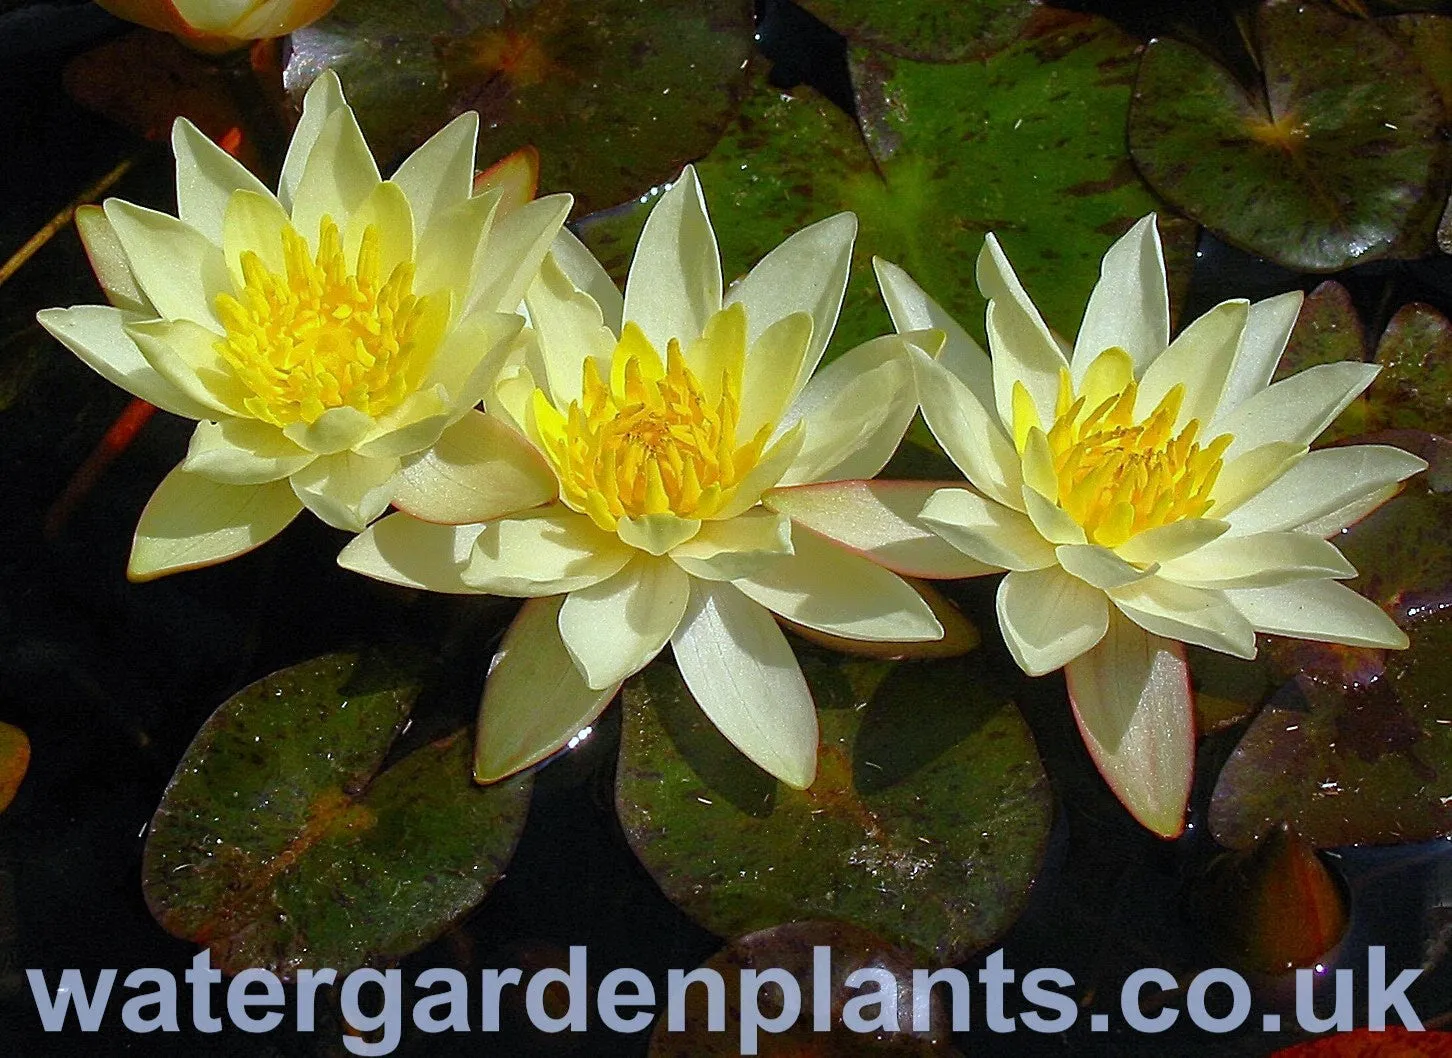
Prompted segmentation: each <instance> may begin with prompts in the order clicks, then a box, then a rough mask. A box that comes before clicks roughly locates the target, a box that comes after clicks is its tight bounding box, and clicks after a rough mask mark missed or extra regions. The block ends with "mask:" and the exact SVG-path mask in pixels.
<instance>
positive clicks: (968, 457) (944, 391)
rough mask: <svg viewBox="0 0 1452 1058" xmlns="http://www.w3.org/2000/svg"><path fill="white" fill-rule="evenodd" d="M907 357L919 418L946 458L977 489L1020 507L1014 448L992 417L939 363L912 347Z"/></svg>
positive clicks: (1019, 476)
mask: <svg viewBox="0 0 1452 1058" xmlns="http://www.w3.org/2000/svg"><path fill="white" fill-rule="evenodd" d="M910 355H911V357H912V365H913V374H914V377H915V379H916V383H917V391H918V400H919V401H921V402H922V409H923V418H924V420H926V422H927V424H928V429H929V430H931V431H932V433H933V436H934V437H935V438H936V439H937V441H938V444H939V445H941V446H942V448H943V451H944V452H946V453H947V454H948V458H949V459H951V460H952V461H953V462H954V464H955V465H956V466H957V467H958V469H959V470H961V471H962V472H963V474H964V475H965V476H966V477H967V478H968V480H969V482H971V483H972V485H973V487H974V488H976V489H977V490H978V491H979V492H982V493H983V494H984V495H986V496H989V497H991V498H992V499H994V500H996V501H997V502H998V503H1001V504H1003V505H1004V506H1007V507H1013V508H1015V509H1018V510H1022V509H1023V499H1022V491H1023V473H1022V469H1021V467H1020V465H1019V455H1018V451H1017V450H1016V449H1015V448H1014V446H1013V441H1011V440H1010V439H1009V437H1008V435H1007V434H1006V433H1004V430H1003V427H1002V425H1001V424H1000V423H999V421H998V420H997V418H996V416H994V415H993V414H992V412H991V411H990V408H989V407H988V406H985V405H984V404H982V403H980V402H979V400H978V398H977V397H976V396H974V394H973V391H972V390H970V389H969V388H968V387H967V386H966V385H964V384H963V383H962V382H960V381H959V380H958V379H957V378H955V377H954V376H953V375H952V374H951V373H950V372H949V371H948V370H947V369H946V368H945V367H943V366H942V365H941V364H939V363H937V362H935V361H934V360H933V359H932V358H931V357H928V356H926V355H924V354H923V353H921V352H919V351H917V350H912V351H911V352H910Z"/></svg>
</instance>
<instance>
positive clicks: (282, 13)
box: [96, 0, 337, 52]
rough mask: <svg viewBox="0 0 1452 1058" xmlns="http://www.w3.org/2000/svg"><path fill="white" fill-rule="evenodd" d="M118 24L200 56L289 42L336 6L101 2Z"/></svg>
mask: <svg viewBox="0 0 1452 1058" xmlns="http://www.w3.org/2000/svg"><path fill="white" fill-rule="evenodd" d="M96 2H97V3H98V4H100V5H101V6H102V7H104V8H105V9H106V10H107V11H109V12H111V14H113V15H115V16H116V17H117V18H124V19H125V20H126V21H128V22H135V23H136V24H137V25H141V26H145V27H147V28H148V29H156V30H160V31H161V32H163V33H170V34H171V35H172V36H174V37H176V38H178V39H179V40H181V41H182V42H183V43H184V44H187V45H189V46H190V47H193V48H196V49H197V50H198V51H206V52H220V51H228V50H230V49H232V48H236V47H240V46H241V45H243V44H246V43H247V42H248V41H251V40H266V39H269V38H271V37H285V36H286V35H287V34H289V33H291V32H292V31H293V30H295V29H301V28H302V27H303V26H306V25H308V24H309V23H311V22H316V21H317V20H318V19H320V18H322V17H323V16H324V15H326V14H327V13H328V12H329V11H330V10H331V9H332V7H333V5H334V4H335V3H337V0H96Z"/></svg>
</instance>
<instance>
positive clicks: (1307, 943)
mask: <svg viewBox="0 0 1452 1058" xmlns="http://www.w3.org/2000/svg"><path fill="white" fill-rule="evenodd" d="M1187 904H1188V909H1189V913H1190V917H1191V918H1192V919H1194V920H1195V922H1196V924H1197V925H1198V927H1199V928H1200V929H1201V930H1203V931H1204V932H1205V933H1206V934H1207V935H1208V936H1209V938H1210V940H1211V943H1212V944H1214V946H1215V947H1216V948H1217V949H1218V950H1219V951H1220V952H1221V954H1222V955H1223V956H1224V957H1225V958H1226V959H1228V960H1230V961H1232V962H1234V963H1235V964H1236V965H1238V966H1239V967H1241V968H1242V969H1248V970H1253V971H1256V972H1257V973H1264V974H1281V973H1285V972H1286V971H1287V970H1290V969H1292V968H1293V967H1299V966H1310V965H1311V964H1313V963H1314V962H1315V961H1316V960H1317V959H1319V958H1320V957H1321V956H1323V955H1325V954H1326V953H1327V952H1328V951H1330V950H1331V949H1332V948H1334V947H1335V946H1336V945H1337V944H1338V943H1340V941H1341V937H1342V936H1343V935H1344V934H1345V932H1346V925H1347V921H1348V909H1347V895H1346V889H1345V887H1344V886H1343V885H1342V884H1341V882H1340V881H1339V880H1338V879H1337V878H1336V877H1335V876H1333V875H1332V873H1331V871H1330V869H1329V868H1328V867H1327V866H1326V864H1325V863H1324V862H1323V861H1322V860H1321V858H1320V857H1319V856H1318V855H1317V854H1316V850H1315V849H1314V848H1312V847H1311V846H1310V845H1309V844H1308V843H1307V842H1306V841H1305V840H1304V839H1302V838H1301V837H1300V836H1298V835H1297V834H1295V833H1292V832H1290V831H1288V830H1286V829H1284V828H1278V829H1276V830H1272V831H1271V832H1270V834H1269V835H1267V836H1266V838H1265V840H1264V841H1262V842H1260V843H1259V844H1258V845H1256V846H1255V847H1254V848H1253V849H1250V850H1249V851H1247V852H1227V853H1223V854H1221V855H1220V856H1218V857H1216V859H1215V860H1214V861H1212V862H1211V864H1210V865H1209V867H1208V869H1207V870H1206V872H1205V873H1204V875H1202V876H1200V877H1198V878H1196V879H1195V880H1194V881H1193V882H1192V883H1191V885H1190V887H1189V893H1188V899H1187Z"/></svg>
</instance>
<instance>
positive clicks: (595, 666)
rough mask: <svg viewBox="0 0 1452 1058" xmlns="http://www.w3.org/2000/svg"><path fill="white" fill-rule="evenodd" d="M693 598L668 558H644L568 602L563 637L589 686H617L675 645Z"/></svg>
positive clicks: (688, 585) (572, 594)
mask: <svg viewBox="0 0 1452 1058" xmlns="http://www.w3.org/2000/svg"><path fill="white" fill-rule="evenodd" d="M690 594H691V578H690V577H688V576H686V574H685V571H684V570H682V569H681V568H680V567H679V566H677V565H676V564H675V563H674V562H672V561H671V560H670V559H668V558H647V557H646V556H644V555H642V556H640V557H638V558H636V559H634V560H633V561H631V562H630V563H629V564H627V565H626V566H625V568H624V569H622V570H621V571H620V572H619V573H616V574H615V575H614V576H613V577H608V578H606V579H605V580H602V581H601V582H600V583H598V584H592V585H590V587H588V588H579V589H577V590H575V591H572V592H570V594H569V595H567V596H566V597H565V604H564V606H563V607H561V608H560V638H561V639H563V640H564V641H565V649H566V650H567V651H569V654H570V657H571V658H572V659H574V662H575V665H576V667H577V668H579V670H580V671H581V672H582V673H584V675H585V682H586V683H587V684H589V685H590V686H591V687H593V688H595V689H597V690H604V689H607V688H609V687H617V686H619V685H620V682H621V681H622V680H624V679H625V677H627V676H630V675H633V674H634V673H637V672H639V671H640V670H641V669H643V668H644V667H645V666H646V664H647V663H648V662H649V661H650V660H651V658H653V657H655V656H656V655H657V654H659V653H660V651H661V648H662V647H664V646H665V645H666V643H668V642H669V641H670V638H671V636H672V635H674V634H675V631H676V627H677V626H678V625H679V624H680V623H681V618H682V617H683V616H684V615H685V612H686V600H687V599H688V598H689V597H690Z"/></svg>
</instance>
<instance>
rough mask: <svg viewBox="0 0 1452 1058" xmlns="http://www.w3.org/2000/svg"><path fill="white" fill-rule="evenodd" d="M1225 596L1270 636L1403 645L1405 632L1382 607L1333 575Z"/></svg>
mask: <svg viewBox="0 0 1452 1058" xmlns="http://www.w3.org/2000/svg"><path fill="white" fill-rule="evenodd" d="M1225 595H1226V598H1228V599H1229V600H1230V604H1231V605H1232V606H1234V607H1235V609H1236V610H1237V611H1239V612H1240V614H1241V615H1242V616H1243V617H1244V618H1245V620H1247V621H1249V622H1250V623H1251V624H1252V625H1254V626H1255V628H1256V630H1257V631H1261V632H1268V633H1270V634H1271V635H1278V636H1294V637H1296V638H1297V639H1315V640H1319V641H1320V642H1323V643H1343V644H1345V645H1347V646H1353V647H1384V648H1387V649H1390V650H1404V649H1406V647H1407V645H1408V640H1407V634H1406V633H1405V632H1403V631H1402V630H1401V629H1400V628H1398V627H1397V626H1396V623H1395V622H1394V621H1393V620H1392V619H1391V618H1390V617H1388V616H1387V614H1386V611H1385V610H1383V609H1382V608H1381V607H1380V606H1377V605H1376V604H1375V603H1374V602H1371V601H1370V600H1369V599H1364V598H1362V597H1361V596H1360V595H1358V594H1356V592H1354V591H1352V590H1351V589H1350V588H1348V587H1346V585H1344V584H1338V583H1337V582H1336V581H1334V580H1308V581H1300V582H1298V583H1295V584H1283V585H1281V586H1279V587H1274V588H1248V589H1241V590H1236V591H1228V592H1226V593H1225Z"/></svg>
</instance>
